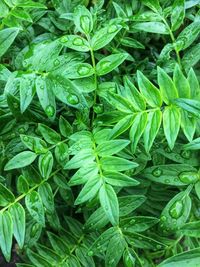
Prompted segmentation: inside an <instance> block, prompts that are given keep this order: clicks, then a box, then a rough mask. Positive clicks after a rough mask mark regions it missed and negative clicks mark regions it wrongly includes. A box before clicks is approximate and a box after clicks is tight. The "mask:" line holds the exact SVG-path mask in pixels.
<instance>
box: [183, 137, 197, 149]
mask: <svg viewBox="0 0 200 267" xmlns="http://www.w3.org/2000/svg"><path fill="white" fill-rule="evenodd" d="M183 148H184V149H186V150H199V149H200V137H198V138H196V139H194V140H193V141H191V142H190V143H188V144H186V145H184V146H183Z"/></svg>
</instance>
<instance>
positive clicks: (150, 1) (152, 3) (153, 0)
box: [142, 0, 161, 12]
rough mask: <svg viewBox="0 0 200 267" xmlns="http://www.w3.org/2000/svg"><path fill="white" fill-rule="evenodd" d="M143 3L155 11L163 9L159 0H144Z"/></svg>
mask: <svg viewBox="0 0 200 267" xmlns="http://www.w3.org/2000/svg"><path fill="white" fill-rule="evenodd" d="M142 3H143V4H144V5H145V6H148V7H149V8H150V9H152V10H153V11H156V12H157V11H160V10H161V7H160V4H159V0H142Z"/></svg>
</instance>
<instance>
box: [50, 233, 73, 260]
mask: <svg viewBox="0 0 200 267" xmlns="http://www.w3.org/2000/svg"><path fill="white" fill-rule="evenodd" d="M47 235H48V238H49V241H50V243H51V246H52V247H53V250H54V251H55V252H56V253H57V254H58V255H60V256H61V257H65V256H66V254H69V253H70V251H69V248H68V245H67V243H66V242H65V239H64V238H61V237H59V236H58V235H56V234H53V233H51V232H47Z"/></svg>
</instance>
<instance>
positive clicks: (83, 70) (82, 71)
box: [77, 66, 90, 76]
mask: <svg viewBox="0 0 200 267" xmlns="http://www.w3.org/2000/svg"><path fill="white" fill-rule="evenodd" d="M77 72H78V74H79V75H80V76H84V75H87V74H89V73H90V68H89V67H87V66H80V67H79V68H78V70H77Z"/></svg>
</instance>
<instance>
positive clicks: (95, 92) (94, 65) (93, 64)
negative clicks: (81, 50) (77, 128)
mask: <svg viewBox="0 0 200 267" xmlns="http://www.w3.org/2000/svg"><path fill="white" fill-rule="evenodd" d="M90 54H91V60H92V66H93V68H94V84H95V91H94V104H93V105H95V104H96V102H97V86H98V84H97V72H96V62H95V57H94V51H93V49H92V48H91V49H90ZM94 118H95V112H94V110H93V113H92V120H91V127H92V125H93V122H94Z"/></svg>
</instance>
